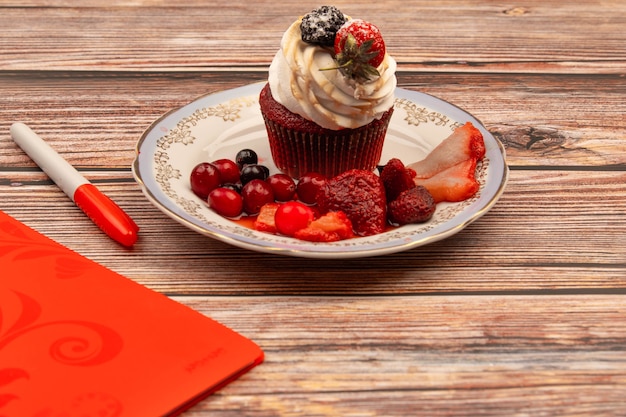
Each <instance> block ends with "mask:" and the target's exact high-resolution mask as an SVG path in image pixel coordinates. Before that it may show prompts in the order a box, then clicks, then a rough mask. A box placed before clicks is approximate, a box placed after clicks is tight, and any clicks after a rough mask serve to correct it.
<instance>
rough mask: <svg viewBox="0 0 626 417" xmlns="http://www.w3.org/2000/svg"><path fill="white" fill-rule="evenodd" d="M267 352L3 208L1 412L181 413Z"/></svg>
mask: <svg viewBox="0 0 626 417" xmlns="http://www.w3.org/2000/svg"><path fill="white" fill-rule="evenodd" d="M262 360H263V352H262V351H261V349H260V348H259V347H258V346H257V345H256V344H255V343H253V342H252V341H250V340H249V339H247V338H245V337H244V336H242V335H240V334H238V333H236V332H234V331H233V330H231V329H229V328H227V327H225V326H223V325H221V324H219V323H217V322H216V321H214V320H211V319H210V318H208V317H206V316H204V315H202V314H200V313H198V312H196V311H194V310H192V309H190V308H188V307H186V306H184V305H182V304H180V303H177V302H175V301H173V300H170V299H169V298H167V297H166V296H164V295H161V294H159V293H156V292H154V291H152V290H149V289H148V288H146V287H143V286H141V285H139V284H137V283H135V282H133V281H131V280H129V279H127V278H125V277H123V276H121V275H119V274H116V273H115V272H113V271H111V270H109V269H106V268H105V267H103V266H101V265H99V264H97V263H95V262H92V261H90V260H88V259H87V258H84V257H83V256H81V255H79V254H77V253H76V252H73V251H71V250H70V249H68V248H66V247H64V246H61V245H60V244H58V243H56V242H54V241H52V240H50V239H48V238H47V237H45V236H43V235H41V234H39V233H37V232H36V231H34V230H32V229H30V228H28V227H26V226H25V225H24V224H22V223H20V222H18V221H17V220H15V219H13V218H12V217H10V216H8V215H7V214H5V213H3V212H2V211H0V416H20V417H61V416H63V417H78V416H101V417H121V416H129V417H137V416H165V415H176V414H178V413H180V412H181V411H183V410H184V409H186V408H187V407H189V406H191V405H192V404H194V403H195V402H197V401H199V400H201V399H202V398H204V397H206V396H207V395H209V394H210V393H212V392H214V391H215V390H217V389H219V388H221V387H222V386H224V385H225V384H227V383H229V382H230V381H232V380H234V379H235V378H237V377H239V376H240V375H242V374H243V373H245V372H246V371H248V370H250V369H251V368H252V367H254V366H255V365H257V364H259V363H261V362H262Z"/></svg>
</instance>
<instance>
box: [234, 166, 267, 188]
mask: <svg viewBox="0 0 626 417" xmlns="http://www.w3.org/2000/svg"><path fill="white" fill-rule="evenodd" d="M269 176H270V170H269V168H268V167H266V166H265V165H258V164H253V165H246V166H245V167H243V168H242V170H241V176H240V179H241V183H242V184H244V185H245V184H246V183H248V182H250V181H252V180H255V179H258V180H265V179H266V178H267V177H269Z"/></svg>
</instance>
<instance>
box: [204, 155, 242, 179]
mask: <svg viewBox="0 0 626 417" xmlns="http://www.w3.org/2000/svg"><path fill="white" fill-rule="evenodd" d="M211 163H212V164H213V165H215V168H217V170H218V171H219V172H220V178H221V179H222V183H224V184H227V183H237V182H239V167H238V166H237V164H236V163H234V162H233V161H231V160H230V159H218V160H217V161H213V162H211Z"/></svg>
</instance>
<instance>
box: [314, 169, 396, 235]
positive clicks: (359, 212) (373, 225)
mask: <svg viewBox="0 0 626 417" xmlns="http://www.w3.org/2000/svg"><path fill="white" fill-rule="evenodd" d="M317 205H318V207H319V209H320V211H321V212H322V213H327V212H329V211H343V212H344V213H346V215H347V216H348V218H349V219H350V221H351V222H352V227H353V229H354V232H355V234H357V235H359V236H370V235H374V234H377V233H382V232H384V231H385V226H386V225H387V199H386V197H385V186H384V185H383V182H382V180H381V179H380V178H379V177H378V175H376V174H374V173H373V172H371V171H366V170H360V169H352V170H349V171H346V172H344V173H342V174H339V175H337V176H336V177H333V178H331V179H329V180H328V181H326V183H325V184H324V185H323V186H322V187H321V188H320V190H319V192H318V195H317Z"/></svg>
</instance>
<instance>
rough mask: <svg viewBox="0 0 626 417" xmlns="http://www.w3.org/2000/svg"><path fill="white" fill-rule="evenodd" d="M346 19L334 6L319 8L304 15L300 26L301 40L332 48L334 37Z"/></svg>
mask: <svg viewBox="0 0 626 417" xmlns="http://www.w3.org/2000/svg"><path fill="white" fill-rule="evenodd" d="M344 23H346V17H345V16H344V15H343V13H341V12H340V11H339V9H337V8H336V7H334V6H321V7H320V8H318V9H315V10H313V11H311V12H310V13H308V14H307V15H305V16H304V17H303V18H302V23H301V24H300V31H301V32H302V40H303V41H304V42H307V43H312V44H315V45H321V46H333V45H334V43H335V35H336V34H337V31H338V30H339V28H340V27H341V26H342V25H343V24H344Z"/></svg>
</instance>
